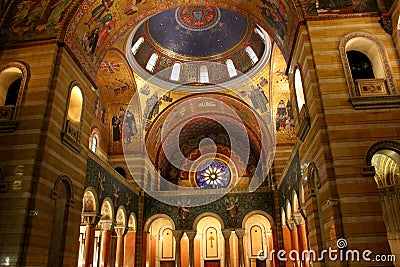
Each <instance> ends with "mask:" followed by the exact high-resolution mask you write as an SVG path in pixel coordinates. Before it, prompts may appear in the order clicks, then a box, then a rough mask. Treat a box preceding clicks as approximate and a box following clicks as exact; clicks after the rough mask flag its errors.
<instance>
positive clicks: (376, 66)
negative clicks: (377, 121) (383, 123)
mask: <svg viewBox="0 0 400 267" xmlns="http://www.w3.org/2000/svg"><path fill="white" fill-rule="evenodd" d="M339 52H340V56H341V59H342V64H343V69H344V73H345V76H346V81H347V85H348V89H349V95H350V98H349V100H350V103H351V104H352V105H353V107H354V108H355V109H366V108H382V107H399V106H400V96H399V94H398V92H397V88H396V83H395V81H394V75H393V71H392V68H391V66H390V62H389V59H388V55H387V52H386V49H385V45H384V44H383V43H382V41H381V40H379V39H378V38H376V37H375V36H373V35H371V34H369V33H366V32H353V33H350V34H347V35H346V36H345V37H344V38H343V39H342V40H341V41H340V44H339Z"/></svg>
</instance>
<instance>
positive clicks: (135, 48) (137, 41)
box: [131, 36, 144, 55]
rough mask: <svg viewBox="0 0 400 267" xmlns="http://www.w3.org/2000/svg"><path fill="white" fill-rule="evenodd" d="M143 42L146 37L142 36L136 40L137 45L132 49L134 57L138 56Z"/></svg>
mask: <svg viewBox="0 0 400 267" xmlns="http://www.w3.org/2000/svg"><path fill="white" fill-rule="evenodd" d="M143 42H144V37H143V36H140V37H139V38H138V39H137V40H136V42H135V44H134V45H133V46H132V48H131V52H132V54H133V55H136V53H137V51H138V50H139V48H140V46H141V45H142V44H143Z"/></svg>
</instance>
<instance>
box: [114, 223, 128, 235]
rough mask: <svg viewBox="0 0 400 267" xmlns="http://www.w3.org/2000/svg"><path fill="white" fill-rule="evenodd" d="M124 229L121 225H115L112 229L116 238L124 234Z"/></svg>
mask: <svg viewBox="0 0 400 267" xmlns="http://www.w3.org/2000/svg"><path fill="white" fill-rule="evenodd" d="M125 229H126V227H125V226H123V225H117V226H115V227H114V230H115V232H116V233H117V236H123V235H124V233H125Z"/></svg>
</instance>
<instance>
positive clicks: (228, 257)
mask: <svg viewBox="0 0 400 267" xmlns="http://www.w3.org/2000/svg"><path fill="white" fill-rule="evenodd" d="M231 234H232V230H231V229H223V230H222V235H223V236H224V240H225V267H230V266H231V247H230V245H229V238H230V237H231Z"/></svg>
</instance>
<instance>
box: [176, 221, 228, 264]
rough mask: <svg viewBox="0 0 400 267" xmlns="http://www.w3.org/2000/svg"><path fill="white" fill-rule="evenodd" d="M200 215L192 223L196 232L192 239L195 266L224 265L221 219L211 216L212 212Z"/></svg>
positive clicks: (224, 250) (224, 252)
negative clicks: (198, 218)
mask: <svg viewBox="0 0 400 267" xmlns="http://www.w3.org/2000/svg"><path fill="white" fill-rule="evenodd" d="M201 217H202V218H201V219H200V220H196V224H195V225H194V229H195V230H196V233H197V234H196V237H195V240H194V263H195V266H200V267H211V266H212V267H216V266H226V258H225V254H226V249H225V247H224V236H223V232H222V231H223V227H224V226H223V224H222V223H221V219H220V218H219V217H218V216H213V214H210V215H206V216H201ZM229 231H230V230H229ZM228 240H229V237H228ZM228 253H229V251H228ZM182 266H186V265H182Z"/></svg>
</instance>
